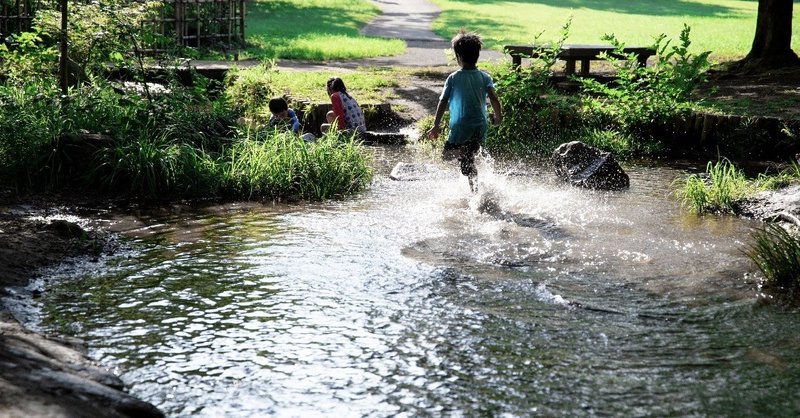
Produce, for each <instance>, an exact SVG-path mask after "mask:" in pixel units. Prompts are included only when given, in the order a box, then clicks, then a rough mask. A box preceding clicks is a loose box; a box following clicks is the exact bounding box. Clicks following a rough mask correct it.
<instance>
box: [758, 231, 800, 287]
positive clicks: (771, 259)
mask: <svg viewBox="0 0 800 418" xmlns="http://www.w3.org/2000/svg"><path fill="white" fill-rule="evenodd" d="M747 255H748V257H750V259H751V260H753V262H754V263H755V264H756V266H758V268H759V269H760V270H761V272H762V273H763V274H764V278H765V280H766V282H767V284H769V285H772V286H777V287H778V288H780V289H781V290H782V291H783V292H786V293H787V295H786V296H788V298H789V299H795V298H796V297H797V295H798V289H800V237H798V236H797V235H796V234H792V233H790V232H789V231H787V230H786V229H784V228H783V227H781V226H780V225H776V224H769V225H767V226H766V227H764V228H762V229H759V230H757V231H756V232H754V233H753V244H752V245H751V246H750V249H749V250H748V252H747Z"/></svg>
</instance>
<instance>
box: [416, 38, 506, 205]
mask: <svg viewBox="0 0 800 418" xmlns="http://www.w3.org/2000/svg"><path fill="white" fill-rule="evenodd" d="M452 46H453V52H455V55H456V60H457V61H458V65H459V66H460V67H461V69H460V70H458V71H455V72H453V73H451V74H450V75H449V76H448V77H447V80H446V81H445V82H444V88H443V89H442V94H441V96H440V97H439V105H438V106H437V107H436V116H435V119H434V122H433V128H431V130H430V131H429V132H428V137H429V138H431V139H435V138H437V137H438V136H439V134H440V133H441V127H440V125H441V123H442V117H443V116H444V112H445V110H447V109H449V111H450V134H449V135H448V137H447V142H445V144H444V150H443V151H442V157H443V158H444V159H445V160H453V159H457V160H458V161H459V163H461V174H463V175H465V176H467V179H468V180H469V188H470V190H471V191H472V192H476V191H477V178H478V170H477V169H476V168H475V154H477V153H478V151H479V150H480V148H481V145H482V144H483V143H484V142H485V141H486V130H487V127H488V122H487V119H488V114H487V111H486V98H487V97H488V98H489V102H490V103H491V104H492V110H493V111H494V120H493V123H494V125H495V126H497V125H500V123H501V122H502V120H503V114H502V109H501V106H500V100H499V99H498V97H497V92H496V91H495V89H494V82H493V81H492V77H491V76H490V75H489V74H487V73H485V72H483V71H481V70H479V69H478V67H477V63H478V57H479V56H480V53H481V47H482V46H483V42H482V41H481V38H480V36H478V34H476V33H471V32H466V31H464V30H463V29H462V30H461V31H459V32H458V34H456V36H455V37H454V38H453V40H452Z"/></svg>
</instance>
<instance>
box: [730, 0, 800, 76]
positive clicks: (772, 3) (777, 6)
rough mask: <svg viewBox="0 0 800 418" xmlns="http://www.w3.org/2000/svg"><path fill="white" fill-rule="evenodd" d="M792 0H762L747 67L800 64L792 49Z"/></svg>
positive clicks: (760, 0)
mask: <svg viewBox="0 0 800 418" xmlns="http://www.w3.org/2000/svg"><path fill="white" fill-rule="evenodd" d="M793 6H794V4H793V1H792V0H759V1H758V20H757V21H756V34H755V37H754V38H753V46H752V48H751V49H750V53H749V54H747V56H746V57H745V58H744V60H742V64H743V66H744V67H746V68H753V69H763V68H776V67H786V66H791V65H798V64H800V59H798V57H797V54H795V53H794V51H792V9H793Z"/></svg>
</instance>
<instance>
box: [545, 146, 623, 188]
mask: <svg viewBox="0 0 800 418" xmlns="http://www.w3.org/2000/svg"><path fill="white" fill-rule="evenodd" d="M552 163H553V165H554V166H555V172H556V175H557V176H558V178H560V179H562V180H564V181H566V182H568V183H569V184H571V185H573V186H577V187H584V188H587V189H600V190H622V189H626V188H628V187H629V186H630V178H629V177H628V174H627V173H625V171H624V170H623V169H622V167H620V165H619V163H617V161H616V160H615V159H614V156H613V155H611V153H610V152H606V151H602V150H599V149H597V148H594V147H591V146H589V145H586V144H584V143H583V142H580V141H572V142H567V143H564V144H561V145H559V146H558V148H556V149H555V151H553V156H552Z"/></svg>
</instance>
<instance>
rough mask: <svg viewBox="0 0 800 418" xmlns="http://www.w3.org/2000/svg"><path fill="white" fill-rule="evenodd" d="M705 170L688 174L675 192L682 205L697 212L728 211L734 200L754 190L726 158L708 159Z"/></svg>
mask: <svg viewBox="0 0 800 418" xmlns="http://www.w3.org/2000/svg"><path fill="white" fill-rule="evenodd" d="M706 173H707V176H701V175H698V174H692V175H690V176H689V177H687V178H686V179H685V181H684V185H683V187H681V188H680V189H678V191H677V192H676V193H677V195H678V197H679V198H680V199H681V201H682V204H683V205H684V206H687V207H689V208H691V209H692V210H693V211H695V212H697V213H705V212H732V211H733V210H734V204H735V202H736V201H737V200H738V199H741V198H743V197H745V196H747V195H748V194H749V193H750V192H752V191H753V190H754V187H753V185H752V184H751V183H750V182H748V180H747V178H746V177H745V175H744V173H742V172H741V171H740V170H738V169H737V168H736V167H735V166H734V165H733V163H731V162H730V161H729V160H727V159H722V160H719V161H717V162H716V163H712V162H709V163H708V165H707V166H706Z"/></svg>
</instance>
